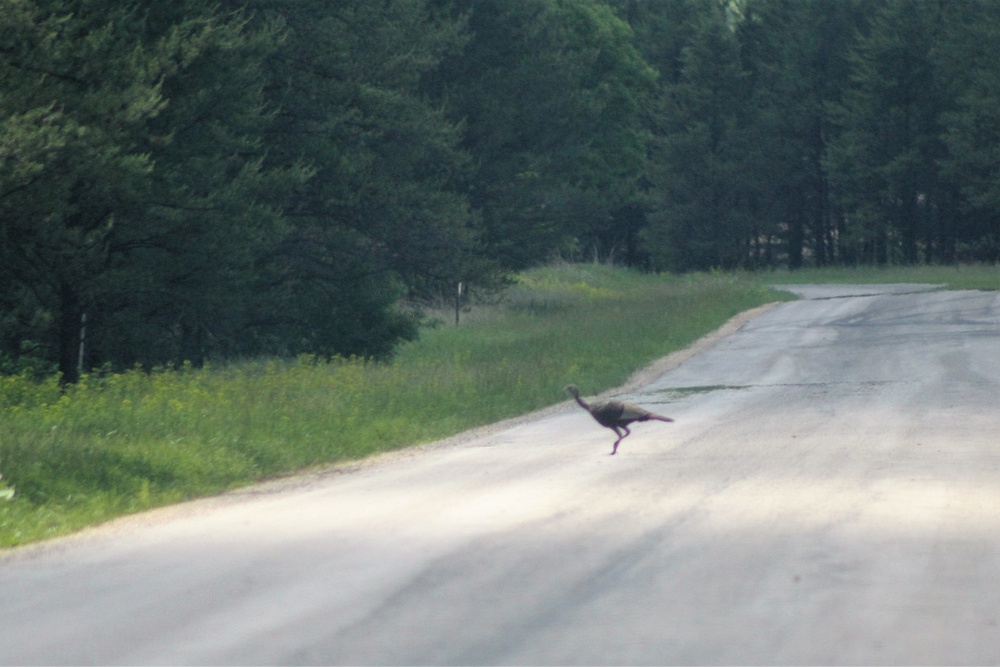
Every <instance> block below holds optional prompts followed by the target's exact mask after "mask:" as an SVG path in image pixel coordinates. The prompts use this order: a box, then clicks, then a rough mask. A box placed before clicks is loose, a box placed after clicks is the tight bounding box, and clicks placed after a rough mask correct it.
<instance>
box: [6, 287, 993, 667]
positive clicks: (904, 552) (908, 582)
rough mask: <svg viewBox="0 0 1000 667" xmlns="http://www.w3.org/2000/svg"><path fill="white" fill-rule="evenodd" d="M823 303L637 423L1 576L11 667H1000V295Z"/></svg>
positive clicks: (292, 488)
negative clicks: (33, 666)
mask: <svg viewBox="0 0 1000 667" xmlns="http://www.w3.org/2000/svg"><path fill="white" fill-rule="evenodd" d="M796 289H797V291H799V292H800V293H801V294H803V295H804V296H805V299H804V300H802V301H798V302H794V303H787V304H782V305H779V306H776V307H775V308H773V309H771V310H769V311H767V312H766V313H764V314H763V315H760V316H759V317H757V318H756V319H753V320H752V321H751V322H750V323H748V324H747V325H746V326H744V327H743V328H742V329H741V330H740V331H739V332H738V333H736V334H734V335H731V336H728V337H726V338H723V339H721V340H719V341H718V342H716V343H715V344H714V345H712V346H710V347H709V348H708V349H706V350H705V351H703V352H701V353H699V354H696V355H694V356H692V357H691V358H689V359H687V360H686V361H684V362H683V363H681V364H680V365H679V366H677V367H676V368H674V369H673V370H670V371H668V372H666V373H665V374H663V375H662V376H660V377H658V378H656V379H655V380H654V381H653V382H652V383H651V384H647V385H645V386H643V387H642V388H641V389H638V390H635V391H630V392H629V393H628V396H627V397H628V399H629V400H634V401H637V402H640V403H642V404H644V405H647V406H648V407H651V408H654V409H656V410H659V411H662V412H664V413H666V414H668V415H670V416H673V417H675V418H676V419H677V423H676V424H660V423H652V424H642V425H639V426H638V427H637V428H636V429H635V434H634V435H633V436H632V437H631V438H629V439H628V440H626V441H625V442H624V443H623V445H622V447H621V449H620V450H619V454H618V456H615V457H611V456H608V452H609V451H610V446H611V442H612V440H613V438H611V437H610V433H609V432H607V431H605V430H603V429H600V428H599V427H597V426H596V425H595V424H593V423H592V422H590V421H589V417H588V416H587V415H586V414H584V413H583V412H582V411H580V410H579V409H578V408H576V407H575V406H572V405H568V404H567V405H566V406H564V407H562V408H559V409H557V410H554V411H550V412H549V413H547V414H545V415H543V416H541V417H538V418H536V419H532V420H528V421H525V422H523V423H519V424H515V425H509V426H506V427H504V428H500V429H495V430H493V431H491V432H486V433H481V434H479V435H477V436H475V437H472V438H468V439H466V440H465V441H464V442H461V443H460V444H450V445H447V446H437V447H430V448H424V449H422V450H419V451H417V452H415V453H411V454H406V455H402V456H396V457H391V458H389V459H386V460H383V461H381V462H379V463H378V464H375V465H367V466H362V467H360V468H357V469H354V470H351V471H348V472H338V473H327V474H322V475H316V476H312V477H307V478H303V479H299V480H295V481H292V482H284V483H282V484H278V485H273V486H269V487H262V488H259V489H256V490H254V491H247V492H241V493H238V494H233V495H230V496H227V497H224V498H222V499H216V500H210V501H203V502H197V503H190V504H187V505H183V506H180V507H176V508H170V509H167V510H163V511H158V512H152V513H149V514H147V515H143V516H141V517H138V518H132V519H128V520H126V521H123V522H119V523H115V524H112V525H111V526H107V527H103V528H101V529H98V530H96V531H90V532H88V533H86V534H84V535H81V536H77V537H74V538H71V539H69V540H62V541H58V542H55V543H52V544H49V545H45V546H44V547H42V548H33V549H28V550H21V551H18V552H15V553H13V554H8V555H7V556H6V557H3V558H0V663H4V664H9V663H18V664H27V663H46V664H56V663H99V664H112V663H130V664H142V663H160V664H162V663H172V664H185V663H199V664H206V663H207V664H224V663H243V664H256V663H268V664H274V663H327V664H329V663H351V664H372V663H375V664H378V663H394V664H414V663H419V664H440V663H463V664H470V663H533V664H558V663H588V664H601V663H603V664H615V663H629V664H641V663H658V664H665V663H687V664H694V663H741V664H750V663H769V664H778V663H795V664H809V663H826V664H834V663H840V664H848V663H881V664H898V663H906V664H916V663H928V662H929V663H944V662H947V663H980V664H995V663H997V662H1000V438H998V436H1000V413H998V410H997V397H998V393H1000V386H998V385H1000V296H998V295H996V294H992V293H980V292H946V291H942V292H928V291H922V290H920V289H919V288H917V287H914V286H888V287H880V288H876V289H873V288H870V287H866V288H852V287H850V286H847V287H837V288H829V287H824V288H808V287H802V288H796Z"/></svg>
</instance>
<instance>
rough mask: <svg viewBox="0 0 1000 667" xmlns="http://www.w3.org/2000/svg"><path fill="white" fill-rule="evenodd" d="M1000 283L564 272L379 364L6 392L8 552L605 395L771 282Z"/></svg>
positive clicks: (3, 468) (959, 278)
mask: <svg viewBox="0 0 1000 667" xmlns="http://www.w3.org/2000/svg"><path fill="white" fill-rule="evenodd" d="M998 277H1000V273H998V272H997V271H996V270H995V269H992V268H990V267H977V268H963V269H961V270H956V269H921V270H917V271H904V270H893V271H871V270H869V271H867V272H866V271H849V270H829V271H822V272H794V273H789V272H773V273H765V274H735V275H734V274H698V275H691V276H682V277H675V276H649V275H643V274H639V273H636V272H632V271H627V270H622V269H612V268H609V267H604V266H596V265H562V266H557V267H549V268H542V269H536V270H532V271H528V272H526V273H524V274H522V275H521V276H520V277H519V281H518V283H517V284H516V285H514V286H513V287H512V288H510V289H509V290H508V291H507V293H506V294H505V296H504V299H503V301H502V302H501V303H500V304H498V305H496V306H491V307H488V308H476V309H475V310H474V311H473V312H472V313H470V314H469V315H468V316H467V317H465V318H464V320H463V324H462V325H461V326H459V327H454V326H451V325H448V324H446V325H442V326H440V327H438V328H434V329H430V330H427V331H425V332H424V333H423V335H422V337H421V340H420V341H418V342H416V343H412V344H408V345H405V346H403V347H402V348H401V349H400V350H399V353H398V354H397V356H396V358H395V360H394V361H393V362H392V363H389V364H375V363H368V362H365V361H364V360H356V359H348V360H336V361H333V362H323V361H317V360H315V359H308V358H303V359H298V360H294V361H280V360H262V361H255V362H247V363H243V364H233V365H229V366H226V367H224V368H205V369H190V368H188V369H181V370H178V371H159V372H154V373H151V374H147V373H142V372H139V371H133V372H129V373H124V374H120V375H113V376H108V377H103V378H101V377H88V378H85V379H84V381H82V382H81V383H80V384H79V385H77V386H75V387H73V388H71V389H70V390H69V391H67V392H66V393H60V390H59V387H58V385H57V383H56V382H55V381H54V380H51V381H48V382H44V383H36V382H31V381H29V380H27V379H26V378H24V377H0V472H2V473H3V475H4V478H3V479H2V480H0V546H11V545H17V544H23V543H27V542H31V541H35V540H39V539H44V538H47V537H51V536H55V535H59V534H63V533H67V532H71V531H73V530H77V529H79V528H81V527H84V526H86V525H90V524H94V523H99V522H101V521H105V520H108V519H110V518H113V517H115V516H119V515H122V514H126V513H130V512H135V511H141V510H143V509H147V508H150V507H155V506H159V505H164V504H168V503H172V502H177V501H181V500H185V499H189V498H193V497H197V496H203V495H208V494H212V493H217V492H220V491H224V490H226V489H229V488H233V487H236V486H240V485H244V484H249V483H252V482H255V481H258V480H261V479H265V478H268V477H274V476H278V475H283V474H289V473H292V472H294V471H297V470H302V469H306V468H309V467H312V466H317V465H324V464H328V463H331V462H336V461H344V460H351V459H357V458H360V457H364V456H367V455H370V454H374V453H377V452H382V451H388V450H392V449H396V448H399V447H405V446H407V445H410V444H415V443H419V442H426V441H429V440H433V439H436V438H441V437H445V436H448V435H451V434H454V433H457V432H459V431H462V430H465V429H468V428H471V427H474V426H478V425H482V424H486V423H490V422H493V421H497V420H499V419H504V418H507V417H511V416H515V415H518V414H523V413H525V412H528V411H530V410H534V409H537V408H540V407H543V406H546V405H550V404H552V403H555V402H558V401H561V400H564V398H565V397H564V395H563V393H562V387H563V386H564V385H565V384H567V383H568V382H574V383H576V384H578V385H579V386H580V387H581V389H582V390H583V391H584V392H586V393H596V392H599V391H601V390H604V389H607V388H610V387H613V386H616V385H618V384H621V383H622V382H624V381H625V380H626V379H627V378H628V376H629V375H630V374H631V373H632V372H634V371H635V370H636V369H638V368H640V367H642V366H644V365H646V364H648V363H649V362H651V361H652V360H654V359H656V358H658V357H661V356H663V355H666V354H668V353H670V352H672V351H674V350H677V349H681V348H683V347H685V346H687V345H688V344H690V343H691V342H693V341H694V340H696V339H697V338H699V337H700V336H702V335H704V334H705V333H708V332H709V331H712V330H713V329H715V328H717V327H718V326H720V325H721V324H722V323H724V322H725V321H726V320H727V319H728V318H730V317H732V316H733V315H735V314H736V313H738V312H741V311H743V310H746V309H749V308H752V307H754V306H757V305H760V304H762V303H766V302H768V301H773V300H777V299H782V298H790V296H789V295H787V294H777V293H775V292H772V291H770V290H769V289H768V288H767V285H768V284H771V283H801V282H842V283H848V282H942V283H947V284H949V285H951V286H952V287H956V288H986V289H996V288H997V287H1000V279H998ZM444 319H445V321H449V318H448V317H445V318H444ZM5 484H6V486H4V485H5ZM5 489H6V490H5ZM9 489H14V490H15V491H16V493H15V495H14V496H13V499H12V500H4V497H5V496H6V495H8V494H9Z"/></svg>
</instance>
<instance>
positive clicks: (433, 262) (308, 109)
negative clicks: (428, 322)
mask: <svg viewBox="0 0 1000 667" xmlns="http://www.w3.org/2000/svg"><path fill="white" fill-rule="evenodd" d="M253 6H254V8H255V9H256V10H257V11H258V12H259V13H260V14H261V15H263V16H267V17H274V18H280V19H281V20H283V21H284V22H285V24H286V25H287V28H288V32H289V35H288V39H287V41H286V42H285V44H284V45H283V48H282V49H281V50H280V51H279V52H278V53H276V54H275V56H274V57H273V58H271V59H270V60H269V61H268V76H269V79H270V84H269V88H268V95H269V98H270V100H271V101H272V104H273V105H274V106H275V107H276V108H277V109H278V112H277V116H276V119H275V124H274V127H273V128H272V130H271V131H270V133H269V134H268V145H269V149H270V152H269V162H270V163H272V164H276V165H284V166H291V165H295V164H297V163H299V162H302V163H304V164H306V165H308V166H309V167H310V168H311V169H312V170H314V175H313V176H312V178H311V179H310V180H309V181H308V183H307V184H306V185H305V186H304V187H303V188H301V189H300V190H299V191H297V192H296V193H295V195H294V197H291V198H289V200H288V201H287V202H286V212H287V218H288V220H289V223H290V226H289V227H288V229H287V230H286V233H285V234H284V236H283V238H282V239H281V240H280V242H279V243H277V244H276V245H275V246H274V248H273V249H272V251H271V252H270V253H269V254H268V255H267V256H265V257H262V258H261V260H262V261H261V266H260V269H261V272H262V275H263V276H265V277H266V283H264V284H262V285H261V293H262V294H263V295H264V296H265V301H266V305H265V306H264V307H263V309H262V312H261V314H260V321H261V322H262V324H263V323H266V324H267V325H268V326H267V327H266V328H262V329H261V331H262V332H266V331H269V332H270V334H269V335H272V336H275V337H276V339H278V340H282V341H285V342H284V345H285V346H286V349H287V351H288V352H301V351H309V352H315V353H323V354H333V353H338V354H345V355H346V354H358V355H364V356H383V355H386V354H388V353H389V352H390V351H391V350H392V347H393V345H394V344H395V343H396V342H398V341H399V340H400V339H405V338H411V337H413V336H414V335H415V333H416V327H415V323H414V320H413V319H412V318H411V317H409V316H407V315H405V314H403V313H401V312H398V311H397V310H396V308H395V304H396V302H397V300H398V299H399V297H400V296H402V295H403V294H404V293H405V291H408V292H410V293H411V294H416V295H418V296H419V295H429V294H434V293H439V292H441V291H443V290H447V291H448V293H450V292H451V290H454V289H455V285H456V284H457V283H458V282H460V281H464V282H469V281H475V282H479V283H487V282H491V281H493V280H495V277H494V273H495V271H496V269H495V267H494V266H493V264H492V262H490V261H489V260H488V259H486V258H485V256H484V253H483V252H482V249H481V247H480V240H479V235H480V230H479V225H480V222H479V219H478V216H477V215H476V214H475V212H474V211H472V209H471V208H470V206H469V204H468V201H467V199H466V195H465V194H464V192H463V191H462V188H463V187H464V178H465V172H466V171H467V169H468V157H467V156H466V155H465V154H464V153H463V152H462V151H461V150H460V148H459V146H458V143H459V142H460V140H461V136H462V135H461V126H460V125H458V124H456V123H453V122H451V121H450V120H448V119H447V118H446V117H445V115H444V113H443V111H442V108H441V104H440V103H439V102H437V101H435V100H434V99H433V98H432V97H430V96H428V95H427V94H426V93H425V91H424V88H423V81H424V78H425V77H426V76H428V75H429V73H430V72H431V71H432V70H433V69H434V68H435V67H436V65H437V63H438V62H439V61H440V60H441V59H442V58H443V57H445V56H446V55H447V54H449V53H451V52H453V51H455V50H456V49H458V48H460V47H461V46H462V44H463V43H464V39H465V38H464V36H463V33H462V29H463V25H462V22H461V21H460V20H453V19H451V18H449V17H447V16H445V15H443V14H441V13H439V12H436V11H433V10H432V9H430V8H428V7H427V3H426V2H424V0H390V1H389V2H385V1H384V0H363V1H361V2H355V3H329V2H321V1H318V0H314V1H308V2H306V1H302V0H294V1H286V0H260V1H258V2H255V3H254V5H253Z"/></svg>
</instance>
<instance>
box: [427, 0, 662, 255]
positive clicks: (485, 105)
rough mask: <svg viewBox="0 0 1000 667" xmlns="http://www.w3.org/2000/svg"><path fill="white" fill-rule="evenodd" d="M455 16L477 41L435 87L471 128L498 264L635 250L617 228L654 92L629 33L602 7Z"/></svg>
mask: <svg viewBox="0 0 1000 667" xmlns="http://www.w3.org/2000/svg"><path fill="white" fill-rule="evenodd" d="M455 5H457V6H458V8H459V9H460V10H462V11H465V12H467V13H468V16H469V26H470V30H471V41H470V43H469V44H468V46H467V47H466V48H465V49H464V50H463V51H462V52H461V53H458V54H456V55H454V56H453V57H451V58H449V59H448V60H447V61H446V62H445V63H444V66H443V68H442V71H441V72H440V74H439V75H438V76H437V77H436V79H435V81H434V83H435V88H436V90H438V91H439V93H440V94H441V95H442V96H443V98H444V99H446V100H448V102H449V105H450V109H451V112H452V114H453V116H454V117H455V118H456V119H459V120H461V121H462V122H463V123H464V124H465V127H466V135H465V141H464V146H465V147H466V148H467V150H468V151H469V152H470V153H471V155H472V156H473V159H474V172H473V174H472V176H471V179H470V183H469V187H470V194H471V201H472V202H473V204H474V206H475V207H476V208H477V209H478V210H480V211H481V213H482V215H483V218H484V222H485V225H486V233H487V239H486V240H487V243H488V247H489V251H490V253H491V255H493V256H496V257H498V258H500V259H501V261H503V262H504V263H505V264H506V265H508V266H511V267H523V266H527V265H529V264H531V263H533V262H537V261H539V260H544V259H547V258H548V257H550V256H551V255H552V254H553V253H557V252H573V251H574V248H577V249H579V248H581V247H582V248H583V249H586V250H587V251H588V252H590V251H595V252H597V254H598V255H607V254H609V253H611V252H612V248H614V247H621V246H628V245H629V240H628V238H627V233H626V234H624V235H622V234H619V233H618V223H620V222H622V221H624V220H627V219H628V218H629V213H628V210H629V208H630V206H631V205H633V204H634V203H635V196H636V186H637V181H638V179H639V177H640V176H641V175H642V173H643V168H644V159H645V152H646V143H647V139H648V132H647V130H646V129H645V127H644V126H643V123H642V119H641V114H642V112H643V109H644V107H645V106H646V104H647V100H648V99H649V97H650V95H651V94H652V93H653V91H654V82H655V72H654V71H653V70H652V69H651V68H650V67H649V66H648V65H647V64H646V63H645V62H644V61H643V59H642V58H641V56H640V54H639V53H638V52H637V51H636V49H635V48H634V45H633V42H632V36H631V30H630V28H629V27H628V25H627V24H625V23H624V22H623V21H622V20H621V19H619V18H618V17H617V16H616V15H615V14H614V12H613V11H612V10H611V9H610V8H609V7H608V6H606V5H605V4H603V3H601V2H597V1H596V0H558V1H552V2H542V1H540V0H512V1H508V0H504V1H499V0H484V1H476V2H471V1H466V2H456V3H455ZM633 245H634V243H633Z"/></svg>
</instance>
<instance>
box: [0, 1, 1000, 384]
mask: <svg viewBox="0 0 1000 667" xmlns="http://www.w3.org/2000/svg"><path fill="white" fill-rule="evenodd" d="M997 51H1000V3H996V2H993V1H992V0H962V1H960V2H954V1H949V0H351V1H350V2H345V1H340V0H243V1H238V0H222V1H221V2H219V3H217V4H206V3H200V2H193V1H192V0H176V1H175V2H170V3H124V4H123V3H116V2H110V1H109V0H0V120H2V122H0V372H4V371H6V372H12V371H17V370H22V369H35V370H39V371H48V370H58V371H59V372H60V373H62V375H63V377H64V379H66V380H67V381H70V382H72V381H74V380H75V379H76V378H77V377H78V373H79V372H80V370H81V369H84V370H86V369H92V368H98V367H110V368H112V369H119V368H125V367H130V366H133V365H135V364H142V365H145V366H151V365H156V364H169V363H178V362H180V361H182V360H188V361H191V362H192V363H195V364H200V363H202V362H204V361H206V360H208V359H228V358H238V357H247V356H254V355H262V354H266V355H296V354H302V353H308V354H316V355H320V356H332V355H345V356H346V355H359V356H365V357H376V358H378V357H384V356H387V355H389V354H391V351H392V349H393V347H394V346H395V345H396V344H398V343H399V342H400V341H402V340H407V339H411V338H413V337H414V336H415V335H416V329H417V323H418V321H419V318H418V316H417V315H416V314H415V313H411V312H408V311H406V310H404V309H401V308H400V307H399V304H400V302H401V300H402V299H404V298H405V299H408V300H411V301H412V300H416V299H421V298H433V297H435V296H441V295H444V294H451V293H452V292H453V290H454V289H455V286H456V285H457V284H458V283H459V282H462V283H464V284H473V285H478V286H491V285H497V284H499V283H500V282H501V281H502V280H503V279H504V276H506V275H509V273H510V272H511V271H515V270H517V269H520V268H524V267H527V266H530V265H532V264H535V263H538V262H542V261H546V260H548V259H550V258H552V257H553V256H562V257H569V258H577V259H579V258H588V259H589V258H595V259H599V260H602V261H605V260H611V261H616V262H619V263H623V264H627V265H631V266H636V267H640V268H644V269H649V270H657V271H664V270H669V271H687V270H699V269H707V268H722V269H735V268H748V269H755V268H771V267H788V268H792V269H794V268H798V267H802V266H807V265H815V266H824V265H834V264H889V263H917V262H928V263H947V262H956V261H988V262H995V261H996V260H997V259H998V258H1000V234H998V226H997V222H998V219H1000V179H998V171H1000V152H998V151H997V146H998V145H1000V141H998V139H1000V57H998V56H1000V53H997Z"/></svg>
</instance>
